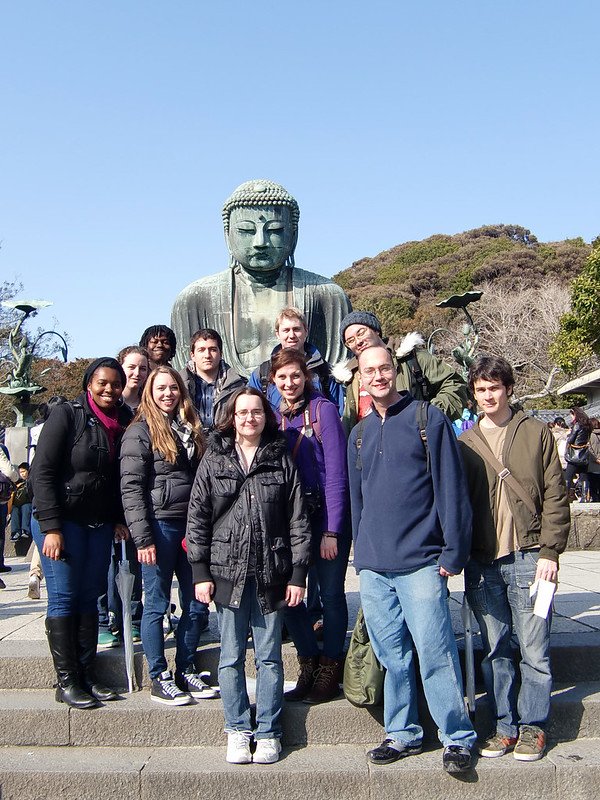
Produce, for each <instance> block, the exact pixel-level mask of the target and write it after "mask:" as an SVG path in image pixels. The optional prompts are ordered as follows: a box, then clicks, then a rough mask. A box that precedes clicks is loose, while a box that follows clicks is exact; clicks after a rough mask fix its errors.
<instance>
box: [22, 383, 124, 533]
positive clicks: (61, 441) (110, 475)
mask: <svg viewBox="0 0 600 800" xmlns="http://www.w3.org/2000/svg"><path fill="white" fill-rule="evenodd" d="M118 421H119V423H120V424H121V425H122V426H123V427H125V426H126V425H127V424H128V423H129V422H130V421H131V411H130V410H129V408H128V407H127V406H126V405H125V404H123V405H122V406H120V407H119V411H118ZM115 445H116V452H115V456H114V458H113V459H112V461H111V460H110V458H109V442H108V435H107V433H106V431H105V429H104V427H103V426H102V424H101V423H100V422H99V420H98V418H97V417H96V416H95V415H94V413H93V411H92V409H91V408H90V405H89V403H88V400H87V395H86V394H82V395H80V396H79V397H78V398H77V400H76V402H75V403H63V404H62V405H59V406H56V407H55V408H54V409H53V410H52V413H51V414H50V416H49V417H48V419H47V421H46V422H45V423H44V427H43V428H42V431H41V433H40V438H39V441H38V444H37V447H36V451H35V459H34V460H33V463H32V465H31V472H30V475H29V486H30V488H31V492H32V494H33V498H34V499H33V505H34V514H35V517H36V519H37V520H38V522H39V525H40V530H41V532H42V533H47V532H48V531H51V530H60V528H61V520H62V519H67V520H70V521H71V522H77V523H79V524H81V525H99V524H102V523H105V522H110V523H113V524H114V523H116V522H122V521H123V509H122V507H121V499H120V492H119V459H118V453H119V449H118V448H119V442H118V441H117V442H116V443H115Z"/></svg>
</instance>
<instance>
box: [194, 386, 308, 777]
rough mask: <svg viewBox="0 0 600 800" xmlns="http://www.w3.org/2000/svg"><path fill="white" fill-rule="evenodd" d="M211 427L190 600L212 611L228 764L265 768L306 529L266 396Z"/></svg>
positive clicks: (199, 487) (199, 488)
mask: <svg viewBox="0 0 600 800" xmlns="http://www.w3.org/2000/svg"><path fill="white" fill-rule="evenodd" d="M217 430H218V434H215V435H213V437H211V439H210V440H209V447H208V450H207V452H206V454H205V456H204V458H203V459H202V461H201V463H200V467H199V469H198V472H197V474H196V479H195V481H194V488H193V490H192V496H191V499H190V508H189V514H188V526H187V534H186V541H187V549H188V558H189V560H190V563H191V565H192V570H193V573H194V583H195V587H196V598H197V599H198V600H200V601H202V602H204V603H208V602H210V600H211V599H213V600H214V601H215V604H216V607H217V616H218V619H219V628H220V631H221V658H220V662H219V685H220V687H221V697H222V698H223V709H224V712H225V732H226V733H227V734H228V744H227V761H229V762H230V763H233V764H246V763H248V762H250V761H254V762H255V763H259V764H271V763H273V762H275V761H277V760H278V758H279V753H280V751H281V744H280V737H281V723H280V721H279V717H280V714H281V708H282V705H283V662H282V658H281V629H282V616H281V615H282V611H283V609H284V608H285V607H286V606H290V607H291V606H297V605H298V603H301V602H302V598H303V597H304V584H305V580H306V572H307V569H308V561H309V556H310V527H309V522H308V517H307V514H306V508H305V504H304V498H303V496H302V489H301V485H300V478H299V476H298V473H297V471H296V467H295V466H294V462H293V461H292V459H291V457H290V455H289V454H288V452H287V449H286V445H285V441H284V440H283V437H281V436H280V435H279V434H278V432H277V423H276V421H275V417H274V415H273V411H272V410H271V407H270V405H269V403H268V401H267V399H266V397H265V396H264V395H263V394H262V393H261V392H259V391H258V390H257V389H252V388H248V387H246V388H243V389H240V390H238V391H237V392H236V393H235V394H234V395H232V397H231V399H230V400H229V401H228V404H227V406H226V408H225V412H224V415H223V417H222V419H221V420H219V422H218V425H217ZM248 630H250V633H251V635H252V641H253V644H254V658H255V662H256V667H257V680H256V724H255V727H254V729H253V726H252V722H251V715H250V701H249V699H248V692H247V688H246V676H245V673H244V664H245V660H246V645H247V641H248ZM252 736H254V738H255V740H256V751H255V752H254V754H251V751H250V743H251V739H252Z"/></svg>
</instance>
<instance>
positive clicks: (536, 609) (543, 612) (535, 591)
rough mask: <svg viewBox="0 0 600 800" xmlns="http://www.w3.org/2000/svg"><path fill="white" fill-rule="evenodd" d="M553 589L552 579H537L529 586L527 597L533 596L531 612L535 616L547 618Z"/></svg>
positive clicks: (554, 585)
mask: <svg viewBox="0 0 600 800" xmlns="http://www.w3.org/2000/svg"><path fill="white" fill-rule="evenodd" d="M555 591H556V584H555V583H553V581H544V580H538V581H536V582H535V583H533V584H532V585H531V586H530V587H529V597H535V604H534V606H533V613H534V614H535V615H536V617H541V618H542V619H548V614H549V612H550V606H551V605H552V598H553V597H554V592H555Z"/></svg>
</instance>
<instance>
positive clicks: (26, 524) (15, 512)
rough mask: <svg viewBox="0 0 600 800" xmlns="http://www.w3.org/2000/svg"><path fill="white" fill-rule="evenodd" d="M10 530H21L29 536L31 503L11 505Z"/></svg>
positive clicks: (16, 531)
mask: <svg viewBox="0 0 600 800" xmlns="http://www.w3.org/2000/svg"><path fill="white" fill-rule="evenodd" d="M10 532H11V533H21V532H23V533H27V534H29V535H30V536H31V503H23V505H22V506H18V507H13V509H12V511H11V514H10Z"/></svg>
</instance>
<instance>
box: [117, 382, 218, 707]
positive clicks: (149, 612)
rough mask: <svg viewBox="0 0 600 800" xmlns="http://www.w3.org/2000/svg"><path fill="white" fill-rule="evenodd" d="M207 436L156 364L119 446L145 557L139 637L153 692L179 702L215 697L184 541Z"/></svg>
mask: <svg viewBox="0 0 600 800" xmlns="http://www.w3.org/2000/svg"><path fill="white" fill-rule="evenodd" d="M204 447H205V442H204V436H203V434H202V431H201V430H200V423H199V421H198V417H197V416H196V413H195V411H194V409H193V407H192V404H191V401H190V398H189V395H188V393H187V390H186V388H185V385H184V383H183V381H182V379H181V376H180V375H179V373H178V372H177V371H176V370H174V369H173V368H172V367H168V366H159V367H157V368H156V369H155V370H153V371H152V372H151V373H150V377H149V378H148V381H147V382H146V385H145V387H144V391H143V393H142V400H141V403H140V406H139V408H138V410H137V413H136V416H135V419H134V421H133V423H132V424H131V425H130V426H129V427H128V428H127V430H126V431H125V435H124V436H123V444H122V448H121V494H122V498H123V508H124V511H125V519H126V520H127V525H128V526H129V529H130V531H131V536H132V537H133V541H134V542H135V546H136V548H137V554H138V559H139V561H140V563H141V565H142V580H143V584H144V593H145V594H144V610H143V613H142V625H141V635H142V645H143V647H144V653H145V654H146V659H147V660H148V670H149V673H150V679H151V680H152V689H151V699H152V700H154V701H155V702H157V703H163V704H165V705H171V706H180V705H187V704H188V703H191V702H192V698H193V697H199V698H212V697H216V696H217V694H218V692H217V691H216V690H214V689H213V688H212V687H210V686H208V685H207V684H206V683H204V681H203V680H202V677H201V676H200V675H199V674H198V672H197V670H196V666H195V656H196V649H197V646H198V640H199V638H200V634H201V632H202V631H203V630H204V629H205V628H206V627H207V626H208V603H207V602H203V603H201V602H198V601H197V600H196V599H195V598H194V587H193V584H192V570H191V567H190V565H189V563H188V560H187V557H186V554H185V551H184V550H183V547H182V541H183V538H184V537H185V527H186V519H187V511H188V503H189V499H190V492H191V489H192V483H193V481H194V475H195V473H196V469H197V466H198V462H199V459H200V457H201V456H202V453H203V452H204ZM173 574H175V575H176V576H177V580H178V582H179V592H180V599H181V608H182V613H181V619H180V620H179V625H178V626H177V633H176V643H177V650H176V654H175V670H176V671H175V678H173V674H172V673H171V671H170V670H169V669H168V666H167V660H166V657H165V641H164V635H163V617H164V615H165V612H166V611H167V609H168V607H169V605H170V602H171V586H172V582H173Z"/></svg>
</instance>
